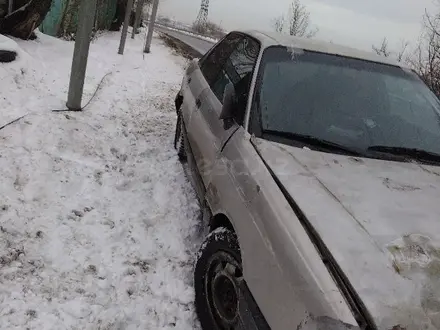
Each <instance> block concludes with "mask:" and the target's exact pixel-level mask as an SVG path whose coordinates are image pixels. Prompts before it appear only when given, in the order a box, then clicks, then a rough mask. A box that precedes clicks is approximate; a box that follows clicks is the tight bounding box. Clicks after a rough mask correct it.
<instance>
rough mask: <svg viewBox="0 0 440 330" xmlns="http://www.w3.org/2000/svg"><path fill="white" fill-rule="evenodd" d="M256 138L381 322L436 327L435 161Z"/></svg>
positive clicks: (439, 294) (438, 175) (439, 227)
mask: <svg viewBox="0 0 440 330" xmlns="http://www.w3.org/2000/svg"><path fill="white" fill-rule="evenodd" d="M254 145H255V147H256V149H257V150H258V152H259V153H260V155H261V157H262V158H263V159H264V161H265V162H266V164H267V166H268V167H269V168H270V169H271V171H272V172H273V173H274V175H275V176H276V177H277V178H278V180H279V181H280V182H281V184H282V185H283V186H284V188H285V189H286V191H287V192H288V193H289V194H290V195H291V197H292V199H293V200H294V201H295V203H296V204H298V206H299V208H300V209H301V211H302V212H303V213H304V215H305V217H306V218H307V220H308V221H309V223H310V224H311V225H312V226H313V228H314V229H315V231H316V233H317V234H318V235H319V237H320V238H321V239H322V241H323V242H324V244H325V245H326V247H327V249H328V250H329V251H330V253H331V254H332V255H333V257H334V259H335V261H336V262H337V263H338V265H339V267H340V268H341V270H342V271H343V273H344V274H345V276H346V278H347V279H348V281H349V282H350V283H351V285H352V287H353V288H354V290H355V291H356V292H357V294H358V295H359V297H360V298H361V300H362V302H363V304H364V305H365V307H366V309H367V311H368V312H369V313H370V315H371V317H372V318H373V319H374V322H375V323H376V325H377V326H378V328H379V329H381V330H382V329H383V330H391V329H399V328H397V326H398V325H400V326H401V327H402V329H407V330H420V329H431V330H432V329H440V167H434V166H425V165H420V164H417V163H403V162H391V161H385V160H377V159H367V158H354V157H349V156H342V155H335V154H329V153H322V152H317V151H312V150H308V149H301V148H295V147H290V146H286V145H281V144H277V143H273V142H268V141H265V140H261V139H255V140H254Z"/></svg>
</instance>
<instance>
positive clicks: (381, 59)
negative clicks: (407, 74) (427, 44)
mask: <svg viewBox="0 0 440 330" xmlns="http://www.w3.org/2000/svg"><path fill="white" fill-rule="evenodd" d="M235 32H239V33H244V34H247V35H249V36H251V37H253V38H255V39H257V40H259V41H260V42H261V44H262V47H263V48H268V47H271V46H286V47H296V48H300V49H304V50H309V51H314V52H319V53H325V54H333V55H339V56H345V57H351V58H356V59H360V60H365V61H370V62H376V63H382V64H387V65H393V66H397V67H401V68H406V69H408V67H407V66H405V64H403V63H400V62H397V60H394V59H392V58H389V57H385V56H379V55H377V54H375V53H373V52H367V51H362V50H359V49H356V48H351V47H346V46H342V45H338V44H334V43H332V42H326V41H321V40H317V39H312V38H300V37H295V36H290V35H287V34H281V33H276V32H266V31H257V30H243V31H235Z"/></svg>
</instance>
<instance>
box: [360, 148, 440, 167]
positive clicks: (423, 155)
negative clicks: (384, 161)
mask: <svg viewBox="0 0 440 330" xmlns="http://www.w3.org/2000/svg"><path fill="white" fill-rule="evenodd" d="M367 150H369V151H378V152H384V153H388V154H392V155H397V156H406V157H408V158H411V159H415V160H422V161H423V160H424V161H430V162H436V163H438V162H440V154H437V153H435V152H431V151H427V150H423V149H418V148H406V147H390V146H371V147H368V149H367Z"/></svg>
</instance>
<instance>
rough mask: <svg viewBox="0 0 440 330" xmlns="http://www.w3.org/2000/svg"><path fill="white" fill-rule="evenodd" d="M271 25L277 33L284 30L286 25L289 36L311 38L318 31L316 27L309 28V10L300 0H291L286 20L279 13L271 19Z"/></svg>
mask: <svg viewBox="0 0 440 330" xmlns="http://www.w3.org/2000/svg"><path fill="white" fill-rule="evenodd" d="M286 23H287V24H286ZM272 25H273V28H274V30H275V31H276V32H279V33H281V32H284V30H285V27H286V25H287V28H288V33H289V34H290V35H291V36H297V37H304V38H312V37H314V36H315V35H316V33H318V29H317V28H311V26H310V25H311V24H310V12H309V11H308V10H307V8H306V6H305V5H303V4H302V3H301V0H293V2H292V3H291V5H290V8H289V13H288V16H287V22H286V17H285V16H284V15H281V16H278V17H276V18H275V19H273V21H272Z"/></svg>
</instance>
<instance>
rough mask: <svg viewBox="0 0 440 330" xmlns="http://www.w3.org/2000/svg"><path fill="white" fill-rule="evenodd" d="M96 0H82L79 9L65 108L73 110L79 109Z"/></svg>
mask: <svg viewBox="0 0 440 330" xmlns="http://www.w3.org/2000/svg"><path fill="white" fill-rule="evenodd" d="M96 1H97V0H82V1H81V6H80V9H79V18H78V28H77V31H76V37H75V50H74V52H73V60H72V70H71V72H70V84H69V95H68V97H67V108H68V109H69V110H73V111H79V110H81V101H82V96H83V91H84V79H85V76H86V69H87V60H88V56H89V48H90V38H91V34H92V30H93V24H94V22H95V11H96Z"/></svg>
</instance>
